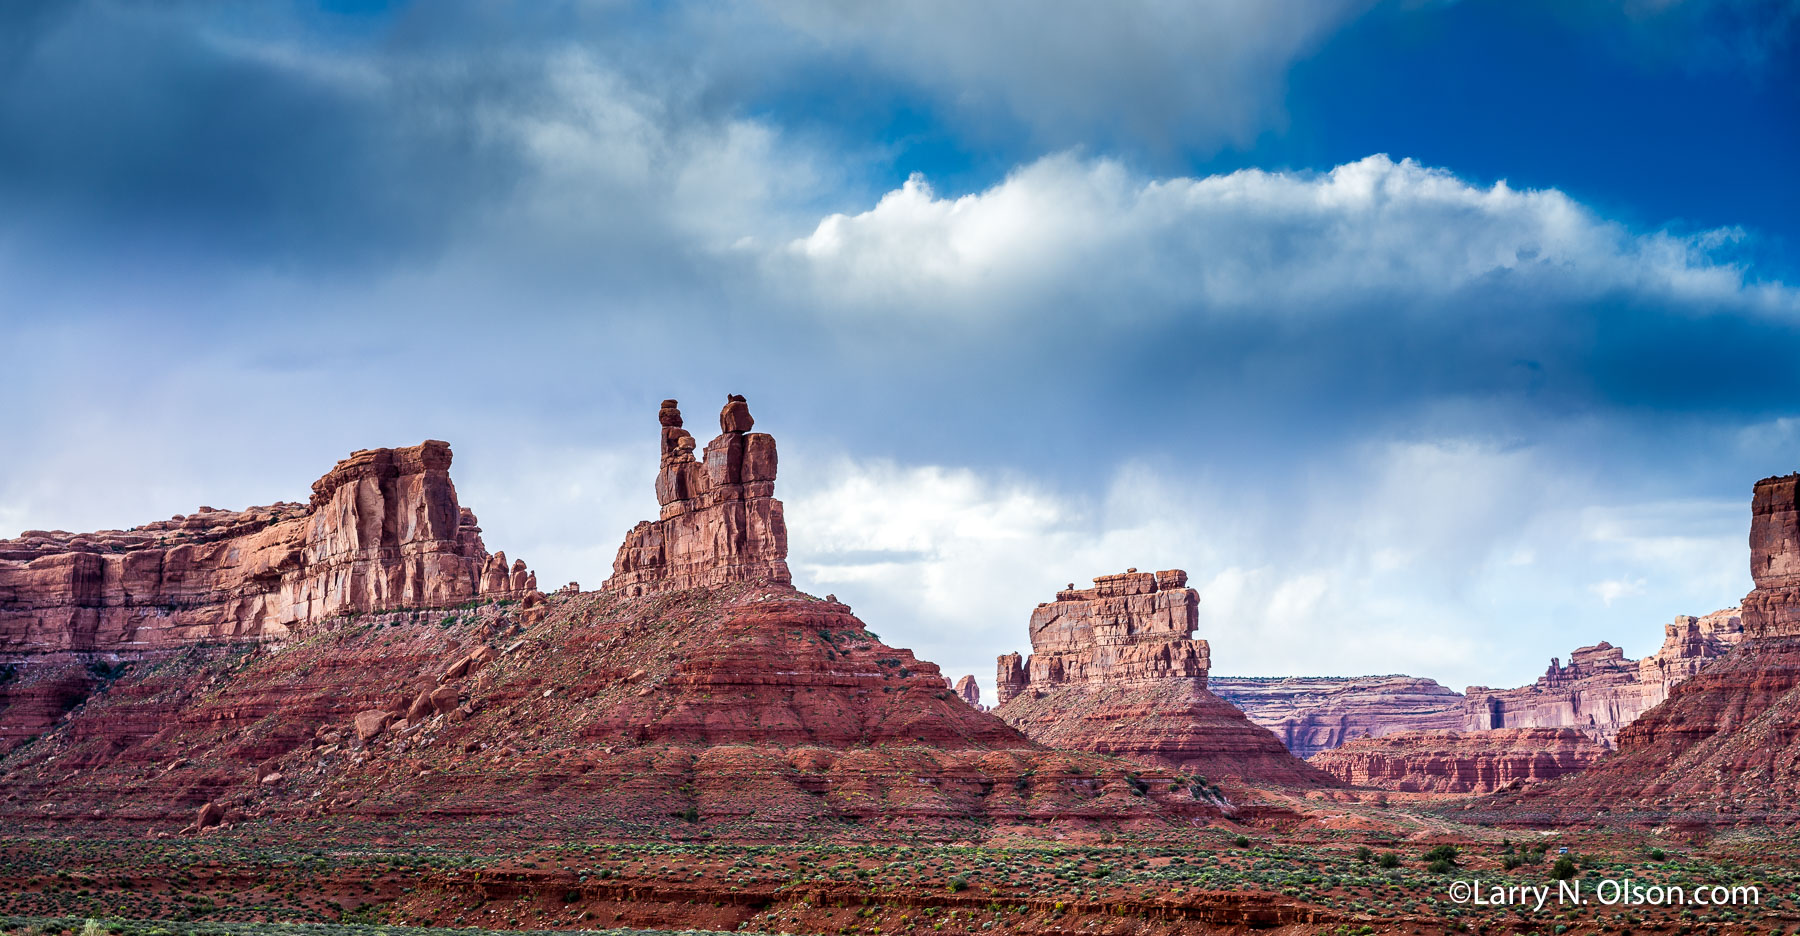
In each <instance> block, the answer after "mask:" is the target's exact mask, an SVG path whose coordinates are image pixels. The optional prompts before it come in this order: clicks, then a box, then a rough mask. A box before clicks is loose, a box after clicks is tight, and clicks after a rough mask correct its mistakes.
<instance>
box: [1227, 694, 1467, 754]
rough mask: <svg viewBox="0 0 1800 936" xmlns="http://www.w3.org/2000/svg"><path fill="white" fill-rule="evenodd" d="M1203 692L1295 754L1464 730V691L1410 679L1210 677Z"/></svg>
mask: <svg viewBox="0 0 1800 936" xmlns="http://www.w3.org/2000/svg"><path fill="white" fill-rule="evenodd" d="M1207 688H1208V689H1210V690H1212V692H1213V694H1214V695H1217V696H1218V697H1219V698H1221V699H1224V700H1225V701H1227V702H1230V703H1231V704H1232V705H1235V706H1237V707H1238V708H1240V709H1243V710H1244V713H1245V714H1246V715H1249V716H1250V720H1251V721H1253V722H1255V723H1257V724H1259V725H1261V726H1263V727H1264V728H1267V729H1269V730H1270V731H1273V732H1274V733H1275V736H1276V737H1277V738H1280V739H1281V742H1282V744H1285V745H1286V746H1287V749H1288V750H1289V751H1292V752H1293V753H1294V755H1295V756H1296V757H1311V756H1313V755H1314V754H1317V753H1319V752H1320V751H1326V750H1330V749H1332V748H1335V747H1337V746H1338V745H1340V744H1343V743H1345V742H1346V741H1350V740H1353V739H1356V738H1367V737H1377V738H1378V737H1382V736H1384V735H1390V734H1394V733H1396V732H1402V731H1445V730H1451V729H1457V728H1461V727H1463V695H1462V693H1460V692H1457V691H1455V690H1454V689H1451V688H1449V687H1447V686H1443V685H1440V684H1439V683H1438V682H1437V681H1436V680H1431V679H1420V678H1418V677H1414V676H1346V677H1330V676H1283V677H1272V678H1256V677H1222V676H1212V677H1210V678H1209V681H1208V683H1207Z"/></svg>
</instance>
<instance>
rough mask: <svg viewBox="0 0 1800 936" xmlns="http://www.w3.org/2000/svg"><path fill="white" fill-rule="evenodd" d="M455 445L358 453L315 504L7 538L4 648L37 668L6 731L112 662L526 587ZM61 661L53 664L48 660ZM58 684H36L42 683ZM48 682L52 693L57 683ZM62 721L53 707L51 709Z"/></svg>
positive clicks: (5, 717)
mask: <svg viewBox="0 0 1800 936" xmlns="http://www.w3.org/2000/svg"><path fill="white" fill-rule="evenodd" d="M450 459H451V452H450V446H449V445H448V444H446V443H444V442H437V441H430V442H425V443H423V444H421V445H415V446H412V447H410V448H400V449H385V448H382V449H367V450H364V451H359V452H356V453H354V454H352V455H351V456H350V457H349V458H346V459H344V460H343V461H340V462H338V464H337V466H336V467H334V468H332V470H331V471H330V472H328V473H326V474H325V476H324V477H322V478H320V479H319V480H318V481H316V482H314V484H313V493H312V498H311V499H310V501H309V502H308V503H306V504H298V503H279V504H274V505H271V506H268V507H253V508H250V509H248V510H242V511H231V510H214V509H212V508H210V507H202V508H200V509H199V510H198V511H197V512H195V513H194V514H192V515H188V516H177V517H175V518H173V519H170V520H165V521H160V522H157V523H149V524H145V525H143V526H139V527H134V528H132V529H130V530H105V531H101V532H98V533H85V534H79V535H71V534H68V533H63V532H60V531H57V532H46V531H42V530H31V531H27V532H26V533H25V534H24V535H22V536H20V537H19V538H17V539H12V540H4V541H0V655H4V657H5V658H6V659H9V660H11V661H12V662H13V664H14V665H15V667H17V668H19V669H20V670H21V671H22V672H24V673H27V674H30V675H31V678H30V679H27V680H24V681H23V682H22V683H20V684H19V685H17V686H13V685H9V686H8V687H6V688H5V689H4V691H0V737H14V738H16V737H18V736H21V735H29V734H32V733H35V732H36V731H39V730H42V728H43V727H44V726H45V725H46V724H48V722H47V721H46V714H45V713H46V712H47V711H49V710H50V708H52V707H55V708H56V710H57V715H58V716H60V713H61V710H62V709H66V708H67V707H68V706H69V705H71V704H73V702H72V701H71V699H78V698H80V697H81V696H82V695H84V694H85V689H82V690H80V691H78V690H77V689H76V686H77V685H78V684H79V685H81V686H86V687H90V688H91V686H92V685H93V684H94V682H95V681H94V679H92V678H90V677H88V676H86V675H83V674H84V672H85V667H86V666H88V665H89V664H91V663H95V661H99V664H98V665H105V666H111V665H114V664H117V663H119V662H121V661H128V660H133V659H138V658H141V657H142V656H143V655H144V654H147V653H158V652H167V651H172V650H175V649H179V648H181V647H184V646H189V645H193V644H197V643H218V642H221V641H224V642H231V641H246V640H249V641H254V640H259V639H268V638H279V637H284V636H287V635H288V634H289V633H290V631H292V630H293V629H295V628H297V627H300V626H302V625H305V624H308V623H312V622H317V621H320V620H323V619H325V618H327V617H330V616H332V615H338V614H344V613H349V612H357V613H364V612H373V611H381V610H386V609H393V608H432V607H448V606H453V605H457V604H461V603H464V602H467V601H470V600H471V599H475V598H478V597H493V598H504V597H518V596H522V595H524V594H526V593H527V592H529V591H530V590H531V589H533V588H535V585H536V582H535V579H534V578H533V576H532V575H531V573H530V572H529V571H528V570H527V569H526V568H525V565H524V563H523V562H515V563H514V564H513V565H512V566H510V567H508V566H507V565H506V557H505V554H504V553H499V554H495V555H493V556H489V555H488V553H487V550H486V548H485V546H483V544H482V541H481V528H480V527H479V526H477V525H476V521H475V515H474V513H472V512H471V511H469V510H468V509H467V508H465V507H462V506H461V505H460V504H458V503H457V499H456V487H455V485H453V484H452V483H451V481H450V471H449V469H450ZM50 665H55V666H57V667H59V668H58V670H57V674H56V675H50V674H47V673H40V672H38V668H41V667H44V666H50ZM40 681H42V682H45V684H47V685H50V684H53V685H54V686H56V687H58V688H56V689H55V691H54V692H52V693H51V695H53V696H55V697H56V698H57V699H59V700H60V701H57V702H55V703H51V702H49V701H48V700H47V697H45V696H42V695H39V694H35V693H34V692H32V691H28V687H29V686H32V685H36V684H37V683H38V682H40ZM46 691H48V690H46ZM50 720H51V721H53V720H54V719H50Z"/></svg>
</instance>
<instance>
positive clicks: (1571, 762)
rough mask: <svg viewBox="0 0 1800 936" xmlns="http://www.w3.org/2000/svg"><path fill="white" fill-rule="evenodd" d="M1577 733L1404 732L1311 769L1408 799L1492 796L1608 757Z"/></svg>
mask: <svg viewBox="0 0 1800 936" xmlns="http://www.w3.org/2000/svg"><path fill="white" fill-rule="evenodd" d="M1606 750H1607V749H1606V747H1605V745H1602V744H1600V743H1599V742H1597V741H1594V740H1593V739H1591V738H1589V737H1587V736H1586V735H1584V734H1582V733H1581V732H1579V731H1576V730H1575V729H1573V728H1503V729H1499V730H1495V731H1468V732H1457V731H1402V732H1398V733H1395V734H1389V735H1383V736H1382V737H1379V738H1360V739H1358V740H1355V741H1350V742H1348V743H1346V744H1343V745H1341V746H1339V747H1337V748H1335V749H1333V750H1330V751H1325V752H1322V753H1319V754H1315V755H1313V756H1312V757H1310V758H1308V759H1307V763H1309V764H1312V765H1313V766H1315V767H1318V768H1320V769H1322V770H1324V771H1325V772H1327V773H1329V774H1331V775H1332V776H1334V777H1336V778H1338V779H1339V780H1342V781H1343V782H1345V783H1347V784H1350V785H1351V786H1359V787H1376V788H1379V789H1384V790H1395V791H1400V792H1407V793H1492V792H1494V791H1495V790H1499V789H1503V788H1505V787H1509V786H1524V785H1527V784H1533V783H1542V782H1544V781H1546V780H1556V779H1558V778H1561V777H1565V776H1568V775H1569V774H1573V773H1575V772H1577V771H1579V770H1582V769H1584V768H1586V767H1588V766H1589V765H1591V764H1593V763H1594V762H1596V761H1598V760H1600V758H1601V757H1603V756H1605V755H1606Z"/></svg>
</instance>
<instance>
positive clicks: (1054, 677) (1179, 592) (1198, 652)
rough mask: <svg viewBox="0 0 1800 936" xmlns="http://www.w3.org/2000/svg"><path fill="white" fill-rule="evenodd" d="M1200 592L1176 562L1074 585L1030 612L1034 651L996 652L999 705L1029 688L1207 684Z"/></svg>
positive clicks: (1206, 659) (1207, 652)
mask: <svg viewBox="0 0 1800 936" xmlns="http://www.w3.org/2000/svg"><path fill="white" fill-rule="evenodd" d="M1199 607H1200V595H1199V593H1198V592H1196V591H1194V590H1193V589H1191V588H1188V587H1187V573H1186V572H1183V571H1181V570H1180V569H1171V570H1168V571H1165V572H1157V573H1150V572H1139V571H1137V570H1136V569H1132V570H1131V571H1129V572H1125V573H1123V574H1119V575H1102V576H1099V577H1098V578H1095V579H1094V587H1093V588H1082V589H1077V588H1076V587H1075V586H1074V585H1073V584H1071V585H1070V586H1069V587H1068V588H1066V589H1064V590H1063V591H1060V592H1057V593H1056V600H1055V601H1049V602H1044V603H1042V604H1039V605H1038V606H1037V609H1036V610H1034V611H1032V612H1031V631H1030V634H1031V658H1030V659H1029V660H1028V661H1023V662H1022V661H1021V660H1020V659H1019V655H1018V654H1016V653H1011V654H1007V655H1005V656H1002V657H1000V666H999V674H998V675H997V676H996V680H997V682H996V687H997V688H996V694H997V697H998V700H999V704H1001V705H1005V704H1006V703H1007V701H1008V700H1010V699H1012V698H1013V697H1014V696H1017V695H1018V694H1019V693H1021V692H1023V691H1025V690H1026V689H1028V688H1036V689H1038V690H1049V689H1054V688H1056V687H1057V686H1063V685H1075V684H1081V683H1102V682H1104V683H1111V684H1118V683H1124V682H1130V681H1134V680H1144V679H1151V680H1154V679H1167V678H1171V677H1174V678H1182V679H1187V680H1190V681H1192V682H1193V684H1194V685H1195V686H1198V687H1200V688H1205V686H1206V671H1207V667H1208V666H1209V665H1210V656H1209V654H1210V650H1209V649H1208V647H1207V644H1206V641H1204V640H1194V639H1192V635H1193V633H1194V625H1195V622H1196V615H1197V609H1198V608H1199Z"/></svg>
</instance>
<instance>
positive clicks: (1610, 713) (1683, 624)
mask: <svg viewBox="0 0 1800 936" xmlns="http://www.w3.org/2000/svg"><path fill="white" fill-rule="evenodd" d="M1743 630H1744V628H1743V624H1742V617H1741V614H1740V612H1739V611H1738V610H1737V609H1735V608H1732V609H1728V610H1725V611H1715V612H1713V613H1712V614H1708V615H1706V616H1704V617H1693V616H1691V615H1683V616H1681V617H1677V618H1676V619H1675V620H1674V622H1673V623H1670V624H1668V625H1666V626H1665V627H1664V630H1663V645H1662V647H1661V649H1659V650H1658V651H1657V652H1656V653H1655V654H1654V655H1652V656H1648V657H1645V658H1643V659H1642V660H1629V659H1626V658H1625V651H1624V650H1622V649H1620V648H1618V647H1615V646H1613V645H1612V644H1609V643H1606V642H1605V641H1602V642H1600V643H1598V644H1595V645H1594V646H1591V647H1580V648H1578V649H1576V650H1575V652H1574V653H1572V654H1570V655H1569V662H1568V664H1567V665H1564V664H1563V663H1562V661H1561V660H1559V659H1554V658H1553V659H1551V661H1550V667H1549V668H1548V669H1547V670H1545V672H1544V675H1543V676H1540V677H1538V680H1537V682H1536V683H1534V684H1532V685H1529V686H1523V687H1520V688H1518V689H1489V688H1487V687H1485V686H1470V687H1469V689H1468V692H1467V693H1466V698H1465V700H1464V703H1463V707H1464V718H1463V727H1464V728H1465V729H1468V730H1471V731H1479V730H1484V729H1492V728H1574V729H1577V730H1579V731H1581V732H1583V733H1585V734H1586V735H1587V736H1588V737H1590V738H1592V739H1593V740H1595V741H1598V742H1600V743H1602V744H1606V745H1608V746H1610V745H1611V744H1612V743H1613V741H1614V739H1615V738H1617V737H1618V734H1619V731H1620V730H1621V729H1623V728H1624V727H1625V726H1626V725H1629V724H1631V723H1632V722H1633V721H1635V720H1636V719H1637V718H1638V716H1640V715H1642V714H1643V713H1644V712H1647V711H1649V710H1650V709H1651V708H1653V707H1654V706H1656V705H1658V704H1659V703H1661V702H1662V701H1663V700H1664V699H1666V698H1668V696H1669V690H1671V689H1672V688H1674V687H1675V686H1677V685H1679V684H1680V683H1681V682H1682V681H1683V680H1686V679H1688V678H1689V677H1691V676H1693V675H1694V674H1695V673H1697V672H1699V671H1700V669H1701V668H1702V667H1704V666H1705V665H1706V664H1708V663H1710V662H1712V661H1713V660H1715V659H1718V658H1719V657H1722V656H1724V655H1725V654H1726V653H1727V652H1729V651H1730V649H1731V648H1732V647H1733V646H1735V645H1736V644H1737V642H1738V640H1740V639H1741V638H1742V636H1743Z"/></svg>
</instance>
